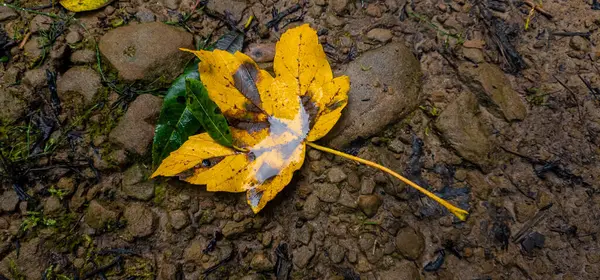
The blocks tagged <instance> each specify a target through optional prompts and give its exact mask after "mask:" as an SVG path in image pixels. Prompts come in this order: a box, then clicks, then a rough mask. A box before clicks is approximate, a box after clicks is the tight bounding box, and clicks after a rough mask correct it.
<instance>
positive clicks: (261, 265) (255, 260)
mask: <svg viewBox="0 0 600 280" xmlns="http://www.w3.org/2000/svg"><path fill="white" fill-rule="evenodd" d="M250 267H251V268H252V269H254V270H256V271H259V272H261V271H271V270H273V263H272V262H271V261H270V260H269V259H268V258H267V257H266V256H265V254H263V253H262V252H259V253H258V254H256V255H254V256H253V257H252V260H251V261H250Z"/></svg>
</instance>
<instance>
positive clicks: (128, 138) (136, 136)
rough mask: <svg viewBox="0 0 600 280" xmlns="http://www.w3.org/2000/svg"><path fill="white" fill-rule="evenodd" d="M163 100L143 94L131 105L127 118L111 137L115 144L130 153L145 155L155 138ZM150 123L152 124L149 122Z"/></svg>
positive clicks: (122, 120) (123, 118) (112, 132)
mask: <svg viewBox="0 0 600 280" xmlns="http://www.w3.org/2000/svg"><path fill="white" fill-rule="evenodd" d="M161 106H162V99H160V98H158V97H156V96H153V95H150V94H143V95H140V96H138V97H137V98H136V99H135V101H133V102H132V103H131V104H130V105H129V109H128V110H127V112H126V113H125V116H123V117H122V118H121V120H120V121H119V124H117V127H115V128H114V129H113V130H112V131H111V132H110V135H109V138H110V140H111V141H112V142H113V143H116V144H119V145H122V146H123V147H124V148H125V149H127V150H128V151H130V152H134V153H137V154H140V155H145V154H146V152H147V151H148V147H149V145H150V143H151V142H152V138H153V137H154V124H153V123H152V122H153V121H155V119H156V117H157V116H158V114H159V113H160V107H161ZM149 121H150V122H149Z"/></svg>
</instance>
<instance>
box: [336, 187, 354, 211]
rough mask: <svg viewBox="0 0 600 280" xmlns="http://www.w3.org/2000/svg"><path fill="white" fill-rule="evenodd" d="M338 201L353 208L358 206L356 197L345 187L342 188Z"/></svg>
mask: <svg viewBox="0 0 600 280" xmlns="http://www.w3.org/2000/svg"><path fill="white" fill-rule="evenodd" d="M338 203H339V204H341V205H343V206H346V207H348V208H352V209H354V208H356V206H357V205H356V199H355V198H354V197H353V196H352V195H351V194H350V193H349V192H348V191H347V190H345V189H344V190H342V193H341V194H340V199H339V200H338Z"/></svg>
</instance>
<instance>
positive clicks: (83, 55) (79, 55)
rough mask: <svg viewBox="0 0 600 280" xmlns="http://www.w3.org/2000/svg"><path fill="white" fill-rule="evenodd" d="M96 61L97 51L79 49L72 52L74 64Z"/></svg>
mask: <svg viewBox="0 0 600 280" xmlns="http://www.w3.org/2000/svg"><path fill="white" fill-rule="evenodd" d="M94 61H96V52H94V51H92V50H88V49H83V50H78V51H75V52H74V53H73V54H71V62H72V63H73V64H88V63H93V62H94Z"/></svg>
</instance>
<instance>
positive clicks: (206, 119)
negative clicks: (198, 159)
mask: <svg viewBox="0 0 600 280" xmlns="http://www.w3.org/2000/svg"><path fill="white" fill-rule="evenodd" d="M185 84H186V90H187V109H189V110H190V111H191V112H192V114H193V115H194V116H195V117H196V119H198V121H200V123H201V124H202V127H204V130H206V132H208V135H210V137H212V139H214V140H215V141H216V142H217V143H219V144H221V145H223V146H227V147H232V146H233V140H232V137H231V131H230V130H229V125H228V124H227V119H225V116H223V114H221V110H219V107H218V106H217V104H215V102H213V101H212V100H210V97H208V91H207V90H206V88H205V87H204V85H203V84H202V82H200V81H199V80H195V79H185Z"/></svg>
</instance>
